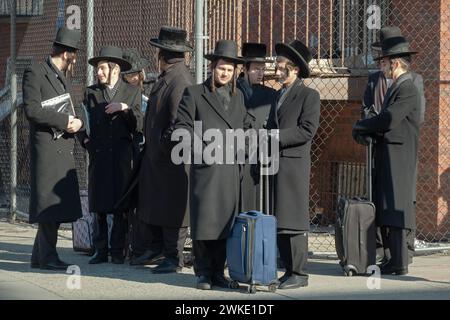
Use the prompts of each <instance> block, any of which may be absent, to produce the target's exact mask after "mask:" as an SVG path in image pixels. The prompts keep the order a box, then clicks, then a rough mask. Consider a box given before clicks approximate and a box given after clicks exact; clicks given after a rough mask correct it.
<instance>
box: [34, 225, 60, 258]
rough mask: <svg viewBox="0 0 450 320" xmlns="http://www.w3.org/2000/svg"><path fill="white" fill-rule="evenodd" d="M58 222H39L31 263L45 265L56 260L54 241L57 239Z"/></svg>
mask: <svg viewBox="0 0 450 320" xmlns="http://www.w3.org/2000/svg"><path fill="white" fill-rule="evenodd" d="M58 229H59V223H56V222H46V223H39V225H38V231H37V233H36V238H35V239H34V245H33V252H32V253H31V263H32V264H40V265H45V264H47V263H51V262H56V261H58V259H59V257H58V253H57V252H56V242H57V241H58Z"/></svg>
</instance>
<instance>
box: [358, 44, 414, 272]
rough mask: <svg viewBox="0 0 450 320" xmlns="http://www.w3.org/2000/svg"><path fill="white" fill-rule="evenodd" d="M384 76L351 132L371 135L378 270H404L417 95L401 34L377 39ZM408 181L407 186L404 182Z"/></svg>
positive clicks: (410, 227) (410, 226) (410, 230)
mask: <svg viewBox="0 0 450 320" xmlns="http://www.w3.org/2000/svg"><path fill="white" fill-rule="evenodd" d="M381 46H382V54H381V57H380V59H383V65H384V69H383V72H384V75H385V76H386V78H388V79H392V80H393V84H392V85H391V87H390V88H389V90H388V92H387V94H386V97H385V99H384V102H383V106H382V108H381V112H380V113H379V114H378V115H376V116H375V117H372V118H369V119H364V120H360V121H358V122H357V123H356V124H355V126H354V128H353V136H354V137H355V136H357V135H362V134H364V135H370V136H371V137H372V138H373V139H374V140H375V174H376V185H375V189H376V190H375V199H374V202H375V207H376V209H377V210H376V213H377V214H376V218H377V225H378V226H380V227H381V234H382V237H383V246H384V248H385V252H386V253H387V254H388V262H387V263H386V264H384V265H382V267H381V273H382V274H397V275H403V274H407V273H408V263H409V262H410V261H411V260H410V259H409V256H410V255H411V253H410V252H408V251H412V250H413V249H414V229H415V188H416V177H417V150H418V143H419V126H420V96H419V93H418V90H417V88H416V86H415V85H414V82H413V79H412V75H411V73H410V72H409V68H410V63H411V55H412V54H415V53H416V52H414V51H411V50H410V49H409V43H408V42H407V41H406V39H405V38H404V37H402V36H397V37H392V38H388V39H385V40H384V41H383V42H382V43H381ZM408 186H409V187H408Z"/></svg>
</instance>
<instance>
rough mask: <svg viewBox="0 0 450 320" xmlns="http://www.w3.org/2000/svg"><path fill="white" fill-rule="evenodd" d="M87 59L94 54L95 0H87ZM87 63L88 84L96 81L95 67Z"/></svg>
mask: <svg viewBox="0 0 450 320" xmlns="http://www.w3.org/2000/svg"><path fill="white" fill-rule="evenodd" d="M86 6H87V10H86V11H87V24H86V60H89V59H90V58H92V57H93V56H94V0H87V3H86ZM86 64H87V77H86V86H90V85H92V84H93V83H94V67H93V66H91V65H90V64H89V63H86Z"/></svg>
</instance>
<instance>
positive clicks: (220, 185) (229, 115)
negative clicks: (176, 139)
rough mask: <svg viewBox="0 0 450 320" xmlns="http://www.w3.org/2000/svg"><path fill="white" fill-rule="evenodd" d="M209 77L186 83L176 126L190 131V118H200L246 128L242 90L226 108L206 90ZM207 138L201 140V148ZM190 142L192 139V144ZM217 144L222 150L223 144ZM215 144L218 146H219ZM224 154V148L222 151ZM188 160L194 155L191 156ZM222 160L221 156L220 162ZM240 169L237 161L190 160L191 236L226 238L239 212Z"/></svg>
mask: <svg viewBox="0 0 450 320" xmlns="http://www.w3.org/2000/svg"><path fill="white" fill-rule="evenodd" d="M210 83H211V79H208V80H207V81H206V82H204V83H203V84H200V85H195V86H191V87H188V88H187V89H186V90H185V92H184V94H183V98H182V100H181V103H180V106H179V109H178V119H177V122H176V126H175V127H176V128H177V129H179V128H184V129H187V130H188V131H189V132H190V134H191V136H192V137H193V135H194V121H201V122H202V131H201V134H202V135H203V134H204V133H205V131H206V130H208V129H213V130H218V131H220V132H221V134H222V136H223V137H224V143H225V136H226V130H227V129H247V128H248V127H249V126H250V123H249V120H248V119H249V118H248V117H247V112H246V109H245V106H244V97H243V95H242V92H241V91H239V90H236V93H235V95H233V96H232V98H231V101H230V105H229V111H228V112H226V111H225V109H224V108H223V105H222V102H220V100H219V99H218V97H217V94H216V93H214V92H212V91H211V90H210ZM208 144H210V142H203V144H202V146H203V150H204V149H205V147H206V146H207V145H208ZM193 146H194V143H192V147H193ZM219 147H220V148H221V149H222V150H224V149H225V148H224V146H223V145H219ZM219 147H218V148H219ZM224 157H225V151H224ZM191 159H192V161H193V159H194V157H192V158H191ZM223 163H225V160H224V162H223ZM241 174H242V172H241V170H240V166H239V165H238V164H211V165H209V164H206V163H205V162H204V161H203V163H202V164H192V165H191V171H190V210H191V211H190V217H191V237H192V239H193V240H218V239H226V238H227V237H228V235H229V233H230V231H231V227H232V225H233V222H234V218H235V216H236V215H237V214H238V213H239V197H240V180H241Z"/></svg>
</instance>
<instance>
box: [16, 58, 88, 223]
mask: <svg viewBox="0 0 450 320" xmlns="http://www.w3.org/2000/svg"><path fill="white" fill-rule="evenodd" d="M61 79H62V80H63V81H64V83H65V88H64V87H63V86H62V85H61V82H60V81H59V80H58V78H57V77H56V74H55V71H54V70H53V69H52V68H51V67H50V65H49V62H48V60H47V62H44V63H41V64H38V63H35V64H33V65H32V66H31V67H30V68H28V69H27V70H25V73H24V76H23V108H24V109H25V115H26V117H27V119H28V121H29V123H30V149H31V150H30V171H31V172H30V176H31V183H30V187H31V194H30V207H29V214H30V219H29V221H30V223H41V222H56V223H64V222H72V221H75V220H77V219H78V218H80V217H81V215H82V213H81V203H80V194H79V186H78V178H77V173H76V169H75V160H74V157H73V150H74V142H75V140H74V135H73V134H68V133H65V134H64V135H63V136H62V137H61V138H59V139H57V140H54V139H53V131H52V128H54V129H57V130H65V129H66V128H67V124H68V121H69V117H68V115H67V114H61V113H57V112H56V111H52V110H47V109H43V108H42V107H41V103H42V102H43V101H45V100H48V99H51V98H54V97H57V96H59V95H62V94H65V93H67V92H70V90H71V89H70V85H69V83H68V82H67V80H66V79H65V78H64V77H62V78H61ZM72 99H73V96H72ZM74 107H75V112H76V114H77V115H80V114H81V113H82V112H81V110H80V109H79V108H77V107H76V105H75V106H74Z"/></svg>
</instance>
